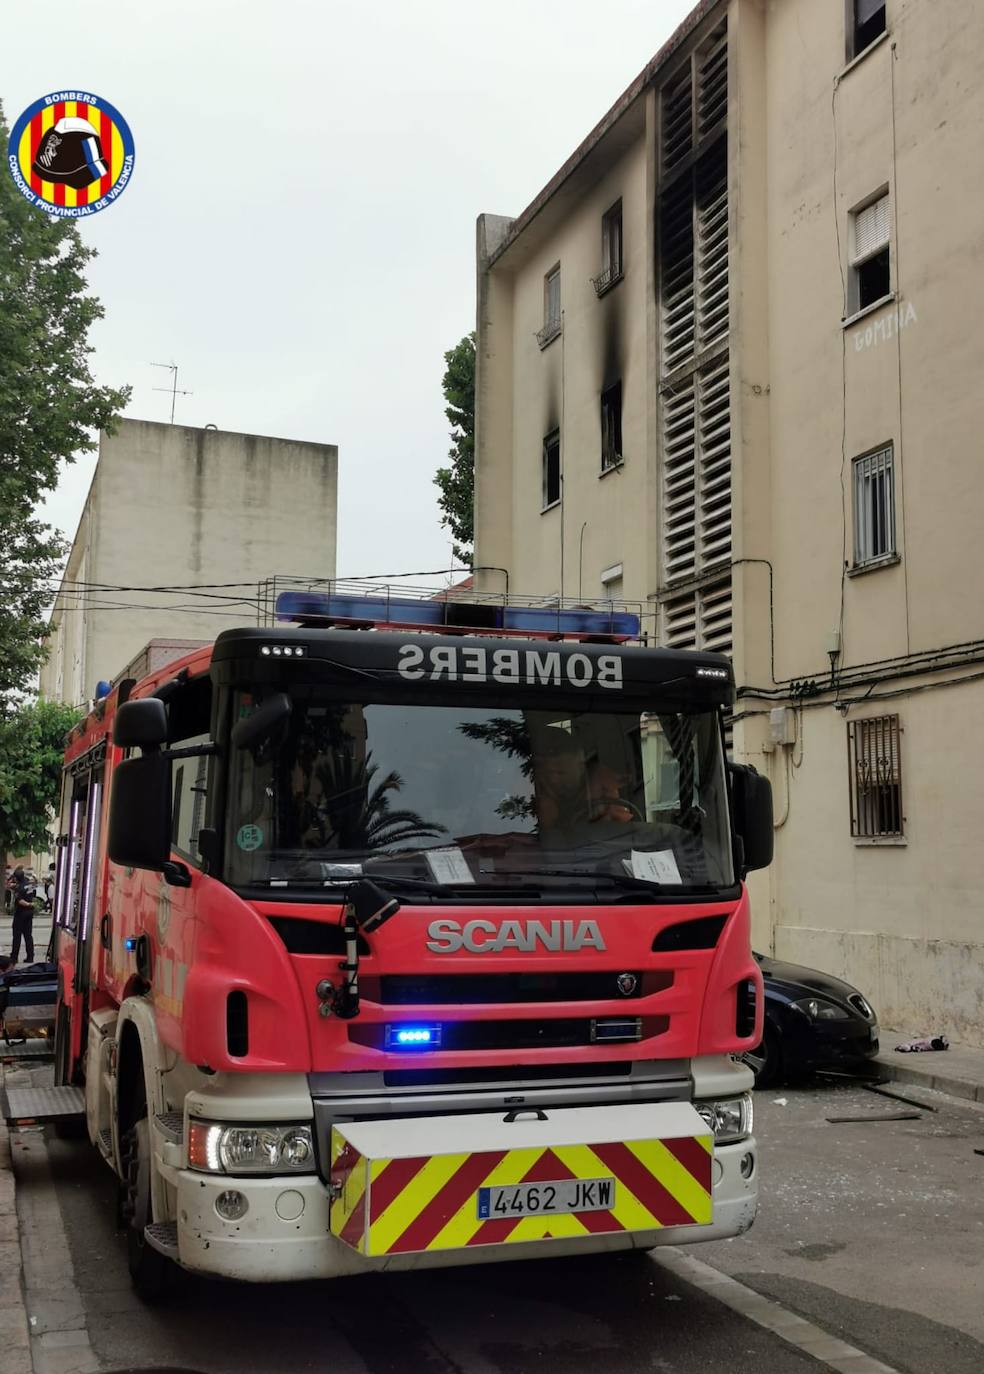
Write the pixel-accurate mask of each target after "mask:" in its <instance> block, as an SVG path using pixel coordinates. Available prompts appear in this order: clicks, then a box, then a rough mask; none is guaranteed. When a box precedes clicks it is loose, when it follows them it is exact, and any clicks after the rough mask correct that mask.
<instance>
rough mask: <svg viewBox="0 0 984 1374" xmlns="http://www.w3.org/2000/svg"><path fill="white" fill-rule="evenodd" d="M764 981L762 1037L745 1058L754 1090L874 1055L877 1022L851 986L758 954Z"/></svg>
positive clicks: (848, 1065) (854, 1064)
mask: <svg viewBox="0 0 984 1374" xmlns="http://www.w3.org/2000/svg"><path fill="white" fill-rule="evenodd" d="M755 958H756V959H757V960H758V963H759V966H760V967H761V969H762V977H763V980H764V982H765V1033H764V1035H763V1037H762V1043H761V1044H760V1045H758V1046H757V1048H756V1049H755V1050H753V1051H750V1052H749V1053H748V1054H746V1055H744V1056H743V1058H744V1060H745V1063H746V1064H748V1066H749V1067H750V1068H751V1069H752V1070H753V1071H754V1073H755V1086H756V1087H757V1088H767V1087H771V1086H773V1085H775V1084H777V1083H781V1082H783V1081H785V1080H787V1079H795V1078H801V1077H805V1076H806V1075H807V1074H809V1073H811V1072H812V1071H813V1070H814V1069H821V1068H857V1067H861V1066H863V1065H864V1063H865V1061H866V1060H868V1059H870V1058H871V1057H872V1056H873V1055H875V1054H877V1053H878V1018H877V1017H876V1016H875V1013H874V1011H873V1010H872V1007H871V1004H870V1003H869V1002H868V1000H867V999H866V998H865V997H863V996H862V995H861V993H860V992H858V990H857V988H854V987H852V986H851V984H850V983H845V982H843V981H842V980H841V979H840V978H833V977H831V975H830V974H829V973H820V972H818V970H817V969H812V968H804V967H803V966H802V965H801V964H787V963H784V962H783V961H782V960H780V959H770V958H769V957H768V956H767V955H765V954H756V955H755Z"/></svg>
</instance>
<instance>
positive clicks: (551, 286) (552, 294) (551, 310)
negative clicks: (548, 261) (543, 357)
mask: <svg viewBox="0 0 984 1374" xmlns="http://www.w3.org/2000/svg"><path fill="white" fill-rule="evenodd" d="M560 325H561V318H560V263H558V264H557V266H556V267H552V268H551V269H550V271H549V272H548V273H547V275H546V276H545V277H544V278H543V328H542V329H540V330H538V331H537V336H536V341H537V343H538V344H539V345H540V347H541V348H546V346H547V344H548V343H550V341H551V339H556V337H557V335H558V334H559V333H560Z"/></svg>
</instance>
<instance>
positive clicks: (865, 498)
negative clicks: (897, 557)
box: [853, 444, 895, 568]
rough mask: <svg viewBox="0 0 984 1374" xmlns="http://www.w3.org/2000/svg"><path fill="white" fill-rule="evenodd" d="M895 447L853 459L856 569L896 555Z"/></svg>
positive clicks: (889, 446)
mask: <svg viewBox="0 0 984 1374" xmlns="http://www.w3.org/2000/svg"><path fill="white" fill-rule="evenodd" d="M893 457H894V455H893V450H892V445H891V444H889V445H887V447H885V448H880V449H877V450H876V451H875V452H874V453H866V454H865V455H864V456H863V457H862V458H855V459H854V464H853V467H854V566H855V567H856V568H860V567H863V566H864V564H866V563H873V562H876V561H877V560H879V559H885V558H890V557H892V556H893V555H894V554H895V465H894V461H893Z"/></svg>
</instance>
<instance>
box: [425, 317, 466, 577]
mask: <svg viewBox="0 0 984 1374" xmlns="http://www.w3.org/2000/svg"><path fill="white" fill-rule="evenodd" d="M444 361H445V363H446V365H447V366H446V368H445V371H444V380H443V381H442V383H441V387H442V389H443V391H444V399H445V400H446V401H447V406H446V408H445V411H444V413H445V415H446V416H447V417H448V419H449V420H450V422H451V440H452V443H451V449H450V451H449V453H448V457H449V458H450V459H451V466H450V467H446V468H438V470H437V476H436V477H435V478H434V483H435V485H436V486H437V487H438V488H439V489H440V493H441V494H440V496H439V497H438V500H437V504H438V505H439V506H440V508H441V510H442V511H443V515H442V517H441V524H442V525H443V526H444V527H445V528H446V529H449V530H450V531H451V533H452V535H453V536H454V538H455V539H456V540H458V539H460V540H461V544H460V545H459V544H457V543H455V544H454V545H453V546H452V547H453V548H454V556H455V558H460V559H461V561H462V562H463V563H467V564H468V565H469V567H470V566H471V561H472V549H471V545H472V544H473V543H474V540H475V335H474V334H473V333H472V334H466V335H465V337H464V338H463V339H462V340H461V342H460V343H458V344H456V345H455V347H454V348H451V349H449V350H448V352H447V353H445V355H444ZM466 546H467V547H466Z"/></svg>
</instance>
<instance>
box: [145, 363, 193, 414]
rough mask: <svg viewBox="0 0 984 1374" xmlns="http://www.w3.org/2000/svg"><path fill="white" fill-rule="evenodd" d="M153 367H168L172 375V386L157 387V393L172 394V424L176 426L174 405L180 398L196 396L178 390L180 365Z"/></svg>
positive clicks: (159, 364) (157, 365)
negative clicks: (166, 392)
mask: <svg viewBox="0 0 984 1374" xmlns="http://www.w3.org/2000/svg"><path fill="white" fill-rule="evenodd" d="M151 367H166V368H167V370H168V372H170V374H171V385H170V386H155V387H154V390H155V391H168V392H170V394H171V424H172V425H173V424H174V403H175V401H176V400H177V399H178V397H179V396H194V394H195V393H194V392H193V391H179V390H178V365H177V363H151Z"/></svg>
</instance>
